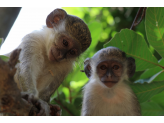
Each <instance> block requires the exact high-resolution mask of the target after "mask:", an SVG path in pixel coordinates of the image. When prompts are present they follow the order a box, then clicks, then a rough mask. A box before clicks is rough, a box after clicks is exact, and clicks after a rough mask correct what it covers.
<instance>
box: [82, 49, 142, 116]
mask: <svg viewBox="0 0 164 123" xmlns="http://www.w3.org/2000/svg"><path fill="white" fill-rule="evenodd" d="M135 68H136V66H135V60H134V59H133V58H132V57H126V55H125V53H124V52H122V51H121V50H119V49H118V48H116V47H107V48H104V49H101V50H99V51H98V52H97V53H96V54H95V55H94V56H93V57H92V58H91V59H90V58H87V59H86V60H85V62H84V71H85V73H86V75H87V77H88V78H89V82H88V83H87V84H86V85H85V87H84V96H83V103H82V111H81V115H92V116H96V115H98V116H102V115H104V116H115V115H117V116H120V115H124V116H125V115H126V116H130V115H141V112H140V105H139V103H138V100H137V97H136V96H135V94H134V93H133V91H132V89H131V88H130V87H129V86H128V81H129V80H128V79H129V78H130V77H132V76H133V74H134V73H135Z"/></svg>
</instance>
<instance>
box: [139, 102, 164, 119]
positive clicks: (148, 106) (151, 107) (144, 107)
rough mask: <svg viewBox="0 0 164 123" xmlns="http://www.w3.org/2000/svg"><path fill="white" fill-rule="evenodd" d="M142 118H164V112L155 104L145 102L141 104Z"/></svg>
mask: <svg viewBox="0 0 164 123" xmlns="http://www.w3.org/2000/svg"><path fill="white" fill-rule="evenodd" d="M141 114H142V116H163V115H164V110H163V109H162V108H161V107H160V106H159V105H158V104H157V103H154V102H144V103H142V104H141Z"/></svg>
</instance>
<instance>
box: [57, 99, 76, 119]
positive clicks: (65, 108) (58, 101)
mask: <svg viewBox="0 0 164 123" xmlns="http://www.w3.org/2000/svg"><path fill="white" fill-rule="evenodd" d="M54 100H55V101H56V102H57V103H58V104H59V105H60V106H61V107H63V108H64V110H66V111H67V112H68V113H69V114H70V115H71V116H74V115H73V114H72V113H71V112H70V111H69V109H68V108H67V107H65V106H64V105H63V104H62V103H61V102H60V100H56V99H54Z"/></svg>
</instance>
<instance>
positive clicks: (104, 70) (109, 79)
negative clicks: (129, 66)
mask: <svg viewBox="0 0 164 123" xmlns="http://www.w3.org/2000/svg"><path fill="white" fill-rule="evenodd" d="M122 72H123V66H122V64H121V63H119V62H117V61H115V60H106V61H102V62H100V63H99V64H98V65H97V74H98V76H99V78H100V81H101V82H102V83H103V84H105V85H106V86H107V87H109V88H111V87H113V86H114V85H115V84H116V83H117V82H118V81H119V80H120V78H121V75H122Z"/></svg>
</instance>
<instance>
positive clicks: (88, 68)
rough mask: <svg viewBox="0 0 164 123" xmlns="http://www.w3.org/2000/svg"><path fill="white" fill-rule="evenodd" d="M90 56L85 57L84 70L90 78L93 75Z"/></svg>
mask: <svg viewBox="0 0 164 123" xmlns="http://www.w3.org/2000/svg"><path fill="white" fill-rule="evenodd" d="M90 61H91V59H90V58H87V59H85V61H84V72H85V74H86V75H87V77H88V78H90V76H91V66H90Z"/></svg>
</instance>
